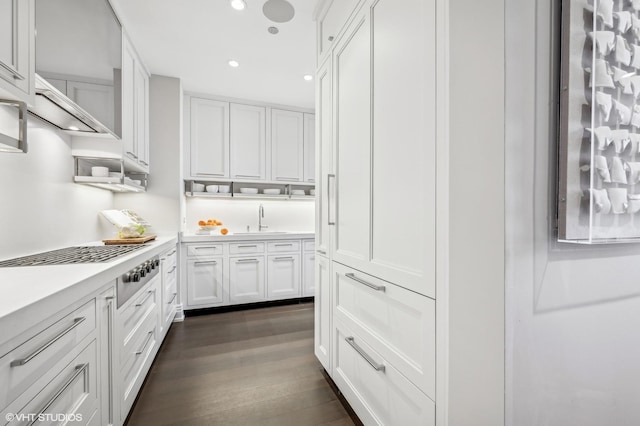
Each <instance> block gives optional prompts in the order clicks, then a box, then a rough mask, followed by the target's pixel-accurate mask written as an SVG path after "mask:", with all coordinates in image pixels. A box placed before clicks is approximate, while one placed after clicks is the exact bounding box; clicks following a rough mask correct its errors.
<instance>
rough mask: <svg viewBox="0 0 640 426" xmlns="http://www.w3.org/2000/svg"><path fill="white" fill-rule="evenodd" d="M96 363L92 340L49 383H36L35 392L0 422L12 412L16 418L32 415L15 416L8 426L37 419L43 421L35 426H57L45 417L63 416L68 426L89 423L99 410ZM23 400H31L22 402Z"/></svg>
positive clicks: (56, 417)
mask: <svg viewBox="0 0 640 426" xmlns="http://www.w3.org/2000/svg"><path fill="white" fill-rule="evenodd" d="M97 362H98V353H97V349H96V341H95V340H92V341H91V343H90V344H89V345H88V346H86V347H85V348H84V349H83V350H82V352H80V354H79V355H78V356H76V357H75V358H74V359H73V360H72V361H71V362H70V363H67V364H64V365H61V366H60V367H59V370H58V372H57V374H56V375H55V377H54V378H53V379H52V380H51V381H49V382H48V383H46V384H41V383H37V384H35V385H34V389H30V390H29V391H28V392H27V393H26V395H23V396H21V397H20V398H18V400H16V401H15V402H14V403H13V404H11V406H9V407H7V408H6V409H5V410H3V412H2V419H6V418H7V414H9V413H11V414H15V415H17V416H21V415H32V416H33V418H31V419H29V420H27V419H25V418H20V417H18V418H16V419H14V421H11V422H8V423H7V424H9V425H18V424H21V425H24V424H31V422H32V421H33V420H35V419H36V418H38V417H40V416H42V417H43V421H36V423H37V424H58V422H51V421H47V416H51V417H50V418H53V419H56V420H57V419H59V418H61V416H63V415H64V417H65V419H68V420H69V423H68V424H73V425H76V424H77V425H87V424H91V423H90V422H92V421H95V419H94V420H92V418H94V417H95V413H96V412H97V410H98V388H97V383H98V376H97V374H98V368H97ZM56 367H57V366H56ZM36 387H37V388H38V389H36ZM34 394H35V395H34ZM26 397H30V399H29V400H28V401H23V399H26Z"/></svg>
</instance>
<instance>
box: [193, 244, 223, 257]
mask: <svg viewBox="0 0 640 426" xmlns="http://www.w3.org/2000/svg"><path fill="white" fill-rule="evenodd" d="M222 253H223V249H222V244H207V245H188V246H187V257H199V256H222Z"/></svg>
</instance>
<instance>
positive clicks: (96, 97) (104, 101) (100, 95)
mask: <svg viewBox="0 0 640 426" xmlns="http://www.w3.org/2000/svg"><path fill="white" fill-rule="evenodd" d="M47 81H49V79H47ZM62 81H64V80H56V81H55V84H57V85H58V87H60V88H62V86H63V85H62V83H61V82H62ZM49 82H50V81H49ZM65 83H66V84H64V87H65V88H66V92H63V93H66V95H67V96H68V97H69V99H71V100H72V101H74V102H75V103H77V104H78V105H82V108H83V109H84V110H85V111H87V112H88V113H89V114H91V115H92V116H93V117H94V118H96V119H97V120H98V121H100V123H102V124H104V125H105V126H106V127H108V128H109V129H114V128H115V127H114V117H115V109H114V104H113V99H114V98H113V86H109V85H106V84H95V83H85V82H80V81H71V80H67V81H66V82H65ZM52 84H54V83H52Z"/></svg>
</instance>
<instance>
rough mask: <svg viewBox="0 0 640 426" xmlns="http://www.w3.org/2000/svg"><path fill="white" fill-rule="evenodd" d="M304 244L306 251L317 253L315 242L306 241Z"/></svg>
mask: <svg viewBox="0 0 640 426" xmlns="http://www.w3.org/2000/svg"><path fill="white" fill-rule="evenodd" d="M302 243H303V247H304V251H316V242H315V240H304V241H303V242H302Z"/></svg>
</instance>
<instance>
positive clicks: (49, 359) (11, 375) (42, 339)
mask: <svg viewBox="0 0 640 426" xmlns="http://www.w3.org/2000/svg"><path fill="white" fill-rule="evenodd" d="M44 327H46V326H45V325H43V330H42V331H41V332H39V333H38V334H36V335H35V336H34V337H32V338H31V339H29V340H27V341H26V342H25V343H23V344H21V345H20V346H18V347H17V348H15V349H14V350H12V351H11V352H9V353H7V354H6V355H5V356H3V357H2V358H0V383H4V384H3V385H2V386H0V407H6V406H7V405H8V404H9V403H10V402H12V401H13V400H14V399H15V398H17V397H18V396H19V395H20V394H22V393H23V392H24V391H25V390H26V389H27V388H29V386H31V385H32V384H33V383H35V381H36V380H38V379H39V378H40V377H42V376H43V375H45V373H48V372H49V371H50V369H51V366H53V365H55V364H56V363H57V362H58V361H59V360H61V359H62V358H63V357H64V356H65V355H67V354H68V353H70V352H71V351H72V350H73V349H74V348H75V347H76V346H77V345H78V344H79V343H80V342H81V341H82V340H83V339H84V338H85V337H87V336H88V335H89V334H90V333H91V332H93V331H94V330H95V328H96V304H95V300H91V301H89V302H88V303H86V304H84V305H83V306H81V307H80V308H78V309H76V310H75V311H74V312H72V313H70V314H69V315H67V316H65V317H64V318H62V319H60V320H59V321H56V322H55V323H54V324H52V325H50V326H48V327H46V328H44Z"/></svg>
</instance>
